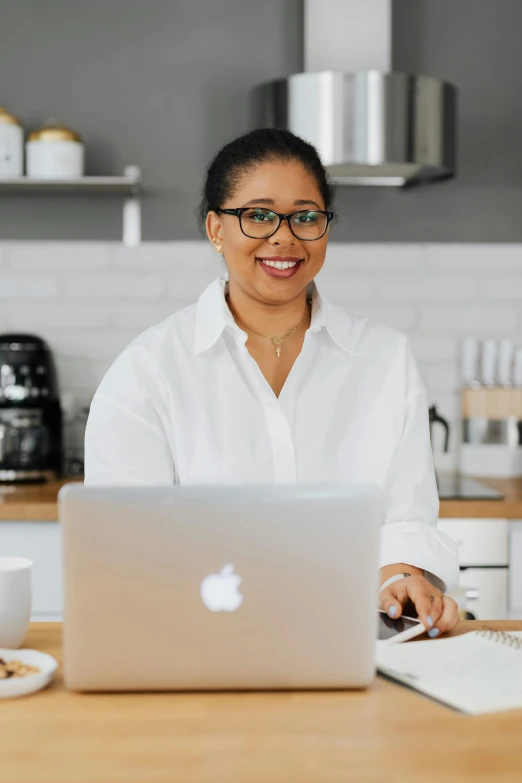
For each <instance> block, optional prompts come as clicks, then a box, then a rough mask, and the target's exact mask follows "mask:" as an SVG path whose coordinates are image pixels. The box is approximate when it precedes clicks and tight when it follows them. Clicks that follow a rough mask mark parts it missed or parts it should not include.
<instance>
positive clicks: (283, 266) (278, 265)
mask: <svg viewBox="0 0 522 783" xmlns="http://www.w3.org/2000/svg"><path fill="white" fill-rule="evenodd" d="M261 260H262V262H263V264H266V265H267V266H274V267H275V268H276V269H289V267H291V266H295V265H296V264H297V263H299V262H298V261H268V260H266V259H265V258H262V259H261Z"/></svg>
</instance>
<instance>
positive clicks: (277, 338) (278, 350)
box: [232, 303, 308, 359]
mask: <svg viewBox="0 0 522 783" xmlns="http://www.w3.org/2000/svg"><path fill="white" fill-rule="evenodd" d="M307 315H308V303H307V306H306V313H305V314H304V316H303V318H301V320H300V321H299V323H298V324H297V326H294V327H293V329H290V331H289V332H287V333H286V334H282V335H281V336H279V335H277V334H276V335H274V337H269V336H268V335H267V334H260V333H259V332H254V330H253V329H249V327H248V326H246V325H245V324H244V323H243V322H242V321H240V320H239V318H236V316H235V315H234V313H232V318H233V319H234V321H236V323H238V324H239V325H240V326H244V328H245V329H246V330H247V332H252V334H256V335H257V336H258V337H266V339H267V340H271V342H272V343H273V344H274V345H277V348H276V354H277V358H278V359H279V357H280V356H281V348H280V344H281V342H282V341H283V340H284V339H285V337H290V335H292V334H294V333H295V332H297V330H298V329H299V327H300V326H301V324H302V323H303V321H304V320H305V319H306V316H307Z"/></svg>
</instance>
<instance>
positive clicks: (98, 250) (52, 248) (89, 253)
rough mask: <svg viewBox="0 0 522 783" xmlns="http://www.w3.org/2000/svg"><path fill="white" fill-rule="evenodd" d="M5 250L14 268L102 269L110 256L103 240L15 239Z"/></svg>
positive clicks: (8, 260)
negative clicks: (19, 240) (32, 240)
mask: <svg viewBox="0 0 522 783" xmlns="http://www.w3.org/2000/svg"><path fill="white" fill-rule="evenodd" d="M5 253H6V258H7V262H8V264H9V266H11V267H14V268H16V269H65V270H68V271H75V270H76V269H101V268H102V267H105V266H107V265H108V263H109V259H110V250H109V245H108V244H105V243H102V242H15V243H8V244H6V245H5Z"/></svg>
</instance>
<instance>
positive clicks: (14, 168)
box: [0, 106, 24, 179]
mask: <svg viewBox="0 0 522 783" xmlns="http://www.w3.org/2000/svg"><path fill="white" fill-rule="evenodd" d="M23 173H24V132H23V128H22V125H21V123H20V121H19V120H18V119H17V118H16V117H15V116H14V115H13V114H10V113H9V112H8V111H7V109H4V108H3V107H2V106H0V179H11V178H12V177H21V176H22V174H23Z"/></svg>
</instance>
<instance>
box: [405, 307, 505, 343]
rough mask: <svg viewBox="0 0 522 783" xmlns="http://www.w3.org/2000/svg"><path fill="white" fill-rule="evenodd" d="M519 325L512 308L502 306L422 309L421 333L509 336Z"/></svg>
mask: <svg viewBox="0 0 522 783" xmlns="http://www.w3.org/2000/svg"><path fill="white" fill-rule="evenodd" d="M516 323H517V314H516V311H515V310H514V309H513V308H512V307H502V306H500V305H498V306H497V305H465V306H462V307H456V306H455V307H451V306H445V305H440V306H438V307H435V306H429V305H426V306H424V307H421V321H420V329H421V331H423V330H426V331H427V330H433V331H438V332H452V331H458V332H461V333H466V334H467V333H470V334H472V333H476V334H477V335H479V334H480V335H484V336H488V335H490V334H491V335H494V334H497V333H499V332H510V331H512V330H513V329H514V328H515V326H516Z"/></svg>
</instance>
